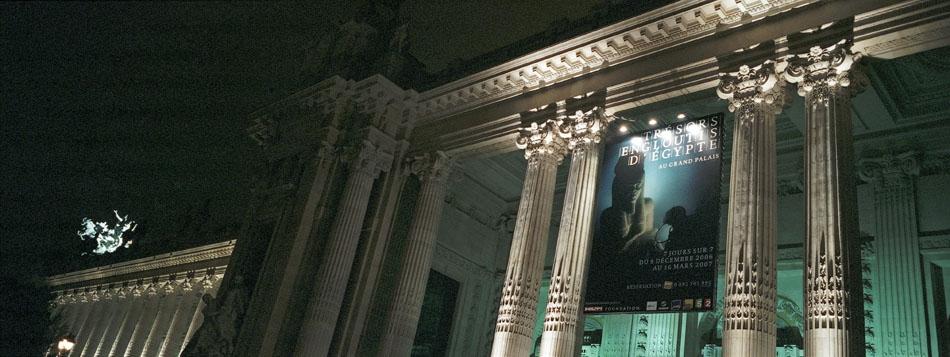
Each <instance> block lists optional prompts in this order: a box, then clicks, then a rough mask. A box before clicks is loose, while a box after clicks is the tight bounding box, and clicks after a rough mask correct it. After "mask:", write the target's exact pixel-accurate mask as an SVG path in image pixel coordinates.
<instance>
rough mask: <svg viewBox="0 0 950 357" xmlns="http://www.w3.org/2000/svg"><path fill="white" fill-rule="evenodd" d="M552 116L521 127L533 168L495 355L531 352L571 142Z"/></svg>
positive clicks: (524, 193) (500, 312)
mask: <svg viewBox="0 0 950 357" xmlns="http://www.w3.org/2000/svg"><path fill="white" fill-rule="evenodd" d="M558 131H559V129H558V127H557V123H556V122H555V121H554V120H553V119H551V120H547V121H546V122H544V123H542V124H540V125H539V124H537V123H531V124H530V126H528V127H527V128H522V130H521V133H520V136H519V137H518V142H517V144H518V147H519V148H522V149H525V158H526V159H527V160H528V169H527V171H526V173H525V181H524V187H523V189H522V191H521V204H520V205H519V206H518V218H517V222H516V223H515V232H514V236H513V238H512V241H511V251H510V252H509V255H508V268H507V271H506V272H505V283H504V285H503V287H502V296H501V304H500V307H499V309H498V320H497V322H496V325H495V338H494V340H493V342H492V352H491V355H492V356H499V357H501V356H527V355H529V354H530V352H531V347H532V346H533V345H534V341H532V337H533V334H534V321H535V317H536V315H537V307H538V295H539V294H540V289H541V286H540V284H541V274H542V273H543V269H544V253H545V248H546V247H545V246H546V244H547V240H548V229H549V228H550V225H551V208H552V206H553V203H554V202H553V200H554V181H555V179H556V177H555V176H556V174H557V165H558V163H559V162H560V161H561V159H562V158H563V157H564V152H565V150H566V146H567V145H566V143H565V142H564V141H563V139H561V138H560V136H559V135H558Z"/></svg>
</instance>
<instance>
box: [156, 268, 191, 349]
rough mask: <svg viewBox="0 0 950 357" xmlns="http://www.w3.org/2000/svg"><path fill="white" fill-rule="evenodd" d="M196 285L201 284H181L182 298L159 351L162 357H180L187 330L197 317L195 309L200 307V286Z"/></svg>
mask: <svg viewBox="0 0 950 357" xmlns="http://www.w3.org/2000/svg"><path fill="white" fill-rule="evenodd" d="M196 284H199V283H198V282H197V281H194V282H192V279H185V281H184V282H182V284H181V291H182V296H181V299H180V301H179V303H178V307H177V308H176V309H175V313H174V315H172V319H171V322H170V323H169V324H168V330H167V331H166V333H165V338H164V341H163V342H162V345H161V349H160V350H159V351H158V355H159V356H160V357H161V356H178V352H179V351H180V350H181V344H182V341H184V339H185V336H184V335H185V332H186V331H187V330H186V329H187V328H188V324H189V323H190V322H191V319H192V318H193V317H194V316H195V308H197V307H198V300H199V298H200V297H199V294H198V290H200V286H195V285H196Z"/></svg>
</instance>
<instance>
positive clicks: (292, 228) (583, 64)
mask: <svg viewBox="0 0 950 357" xmlns="http://www.w3.org/2000/svg"><path fill="white" fill-rule="evenodd" d="M948 15H950V4H948V3H945V2H939V1H880V0H850V1H843V0H842V1H812V0H708V1H680V2H676V3H673V4H671V5H668V6H664V7H662V8H659V9H657V10H653V11H650V12H648V13H645V14H641V15H638V16H635V17H633V18H630V19H627V20H624V21H620V22H617V23H614V24H611V25H608V26H605V27H603V28H600V29H598V30H595V31H593V32H590V33H587V34H583V35H581V36H577V37H574V38H571V39H567V40H564V41H562V42H559V43H553V44H550V45H549V46H548V47H545V48H541V49H538V50H536V51H534V52H531V53H528V54H526V55H523V56H520V57H517V58H512V59H510V60H508V61H507V62H504V63H502V64H499V65H496V66H494V67H491V68H487V69H484V70H482V71H480V72H477V73H475V74H471V75H468V76H465V77H462V78H457V79H456V80H454V81H452V82H449V83H446V84H443V85H441V86H439V87H436V88H433V89H429V90H425V91H421V92H417V91H415V90H413V89H404V88H400V87H399V86H398V85H396V84H394V83H392V82H390V81H389V80H388V79H387V78H385V77H384V76H382V75H373V76H370V77H367V78H363V79H356V78H354V79H350V78H341V77H338V76H334V77H331V78H328V79H326V80H324V81H322V82H320V83H317V84H316V85H314V86H312V87H310V88H308V89H306V90H303V91H301V92H299V93H297V94H295V95H293V96H291V97H288V98H286V99H284V100H282V101H280V102H278V103H274V104H273V105H271V106H269V107H267V108H264V109H261V110H260V111H258V112H256V113H253V114H252V115H251V122H252V125H251V126H250V127H249V128H248V130H247V132H248V134H249V135H250V136H251V137H252V138H253V139H255V140H256V141H257V142H258V143H260V145H261V148H262V150H263V151H264V152H265V153H266V154H267V157H268V162H267V164H266V170H265V172H263V173H262V175H261V177H260V180H258V185H257V187H256V188H255V191H254V195H255V196H254V199H253V203H252V205H251V207H250V209H249V215H248V217H247V220H246V224H245V227H244V228H243V229H242V233H241V236H240V237H239V238H238V239H237V240H236V243H235V244H234V249H233V252H232V253H231V256H230V260H229V263H228V267H227V272H226V273H225V274H224V276H223V278H222V280H221V283H220V284H221V287H220V289H219V291H218V292H217V294H216V296H215V297H214V298H213V299H209V301H210V302H209V305H210V307H211V308H210V309H209V308H207V307H206V308H204V309H199V310H200V311H204V315H206V316H203V318H202V319H203V324H201V326H200V327H199V328H197V329H196V330H195V331H194V334H193V335H191V333H190V332H189V333H186V338H187V340H188V341H187V347H185V348H184V349H182V355H196V356H209V355H234V356H258V355H260V356H271V355H279V356H290V355H306V356H328V355H333V356H407V355H450V356H484V355H493V356H529V355H540V356H566V355H578V354H584V355H600V356H662V357H666V356H766V355H773V354H774V355H776V356H861V355H868V356H925V355H930V356H944V355H950V345H947V343H946V341H948V340H950V336H948V331H950V322H948V319H947V318H946V316H947V311H950V307H948V306H950V299H948V298H947V296H948V292H950V290H948V287H947V285H946V284H945V283H944V278H945V277H947V274H948V272H950V270H948V268H947V267H950V263H948V262H950V259H948V258H950V218H948V216H947V214H946V212H950V192H948V191H947V189H946V188H947V187H950V166H948V165H950V140H947V139H948V138H950V119H948V116H950V108H948V107H947V105H946V103H948V102H950V94H947V93H950V61H948V58H950V51H948V46H947V45H948V44H950V40H948V39H950V36H948V34H950V16H948ZM717 112H729V113H731V114H728V115H727V123H726V140H725V143H726V146H725V149H726V150H725V155H724V159H725V160H724V165H725V166H724V169H723V172H724V173H725V174H724V177H723V190H722V191H723V192H724V193H727V194H724V195H723V197H722V199H721V202H722V204H721V208H722V212H724V214H723V216H724V218H723V219H722V222H721V224H720V226H721V227H722V229H721V239H720V245H719V247H720V259H719V270H718V271H719V273H720V278H719V282H718V287H719V296H718V298H717V300H719V301H718V303H717V306H718V307H720V309H718V310H717V311H715V312H709V313H688V314H686V313H676V314H654V315H646V314H643V315H637V314H629V315H586V316H585V315H584V314H582V313H581V311H583V308H582V306H581V304H582V301H583V291H584V277H585V276H587V275H586V274H587V259H588V256H589V247H590V240H591V223H590V222H591V219H592V218H591V217H592V215H593V210H592V202H591V199H590V194H589V193H590V192H592V191H593V190H594V186H595V183H596V180H595V177H596V175H595V174H594V173H595V172H596V171H597V168H598V165H599V164H600V156H601V154H602V150H603V147H602V145H601V141H602V139H603V138H604V137H605V136H607V135H612V133H613V132H612V130H615V129H616V128H617V125H618V123H620V122H623V123H625V125H629V127H630V129H632V130H645V129H649V128H652V127H662V126H665V125H669V124H674V123H676V121H677V120H680V119H682V118H680V117H681V116H680V115H679V114H683V115H682V117H694V116H702V115H706V114H711V113H717ZM174 254H178V253H174ZM749 261H754V262H757V264H744V263H742V262H749ZM177 274H180V273H179V272H176V275H175V277H174V279H173V280H176V281H177V280H180V279H183V278H182V277H180V276H178V275H177ZM214 274H220V272H219V271H218V270H215V272H214ZM67 275H68V274H67ZM750 277H754V278H750ZM55 279H61V278H60V277H57V278H54V280H55ZM166 280H167V279H166ZM163 281H164V280H162V279H161V278H159V280H158V282H159V283H161V284H159V285H155V289H159V288H162V289H164V286H165V285H167V284H164V283H162V282H163ZM566 282H572V283H566ZM143 283H144V282H143ZM76 284H79V283H76ZM152 284H157V283H155V282H154V281H153V283H152ZM182 284H183V283H182ZM79 285H82V287H81V288H80V287H79ZM79 285H76V287H75V288H74V287H68V288H67V290H68V289H71V290H69V292H70V293H69V294H66V295H65V296H70V298H68V299H67V300H69V301H72V300H75V299H76V298H75V297H76V296H83V297H84V296H86V295H85V294H89V291H90V290H92V288H91V287H92V286H100V285H101V284H100V285H96V284H92V283H84V284H79ZM123 285H128V284H123ZM140 285H142V284H136V286H140ZM151 287H152V285H149V287H147V288H146V289H150V288H151ZM114 288H115V287H113V288H112V289H114ZM155 289H152V290H155ZM97 290H102V289H97ZM64 291H66V290H64ZM77 294H78V295H77ZM157 294H159V293H158V292H156V295H155V296H158V295H157ZM185 295H187V294H184V295H182V296H185ZM195 295H197V294H192V295H191V296H192V298H191V299H192V300H194V296H195ZM165 296H166V298H165V299H167V297H168V296H176V297H175V298H174V299H175V301H184V300H186V299H185V298H184V297H181V298H178V297H177V296H178V295H176V294H172V293H166V295H165ZM86 299H87V302H86V303H82V304H79V305H77V306H80V308H76V307H73V308H69V306H74V305H70V304H66V305H63V306H66V307H65V308H63V311H66V312H67V314H70V312H71V311H76V312H78V315H76V316H85V315H90V316H95V315H96V314H99V313H103V312H104V311H109V310H111V308H110V307H107V305H109V304H108V303H103V302H98V303H93V304H89V303H88V298H86ZM153 299H154V298H153ZM64 301H65V300H64ZM149 301H151V300H148V301H147V302H146V303H144V304H142V305H143V306H146V307H148V306H152V308H151V309H146V310H147V311H152V310H155V311H158V312H155V314H156V316H159V315H162V312H164V313H165V315H168V316H175V315H177V314H178V310H177V309H176V310H175V312H174V313H172V312H170V311H172V309H171V308H164V306H171V305H168V304H167V303H161V302H159V303H152V304H149ZM161 301H167V300H161ZM84 304H86V305H84ZM178 305H181V303H180V302H179V303H178V304H177V305H176V306H178ZM82 306H93V307H82ZM95 306H99V307H98V308H97V307H95ZM109 306H111V305H109ZM186 306H187V304H186ZM189 308H190V307H189ZM86 310H88V311H86ZM165 315H162V316H165ZM70 316H72V315H70ZM77 319H78V318H77ZM164 320H175V318H174V317H169V318H167V319H156V320H155V321H156V322H155V324H158V322H159V321H164ZM84 325H85V323H80V324H78V325H77V324H70V325H69V326H70V327H71V328H78V329H79V331H98V330H100V329H102V330H103V331H108V330H109V329H108V328H100V327H86V326H84ZM173 325H174V324H173ZM170 326H171V325H170ZM90 329H91V330H90ZM159 330H161V328H160V329H159ZM587 332H596V334H591V335H592V336H593V335H597V336H600V337H599V341H593V340H591V341H588V339H587V338H586V337H585V338H582V337H581V336H585V335H586V334H587ZM142 334H145V333H144V332H142V333H140V334H139V335H142ZM133 335H134V331H133ZM148 335H151V332H149V333H148ZM169 335H172V334H171V333H169ZM104 336H106V337H105V338H100V337H93V338H92V339H91V340H96V339H99V340H100V341H105V340H109V339H111V338H110V337H108V336H109V334H106V335H104ZM165 339H166V340H169V338H165ZM158 340H161V338H159V337H157V336H156V337H155V338H154V339H153V338H152V337H151V336H150V337H148V338H143V339H142V341H144V342H142V343H141V344H142V346H143V347H142V348H138V349H132V350H131V351H129V350H127V351H126V352H132V353H133V354H139V353H141V351H142V350H143V349H144V350H146V351H147V352H149V351H151V350H150V349H153V348H157V347H153V346H154V344H155V343H157V342H155V341H158ZM92 344H95V343H87V345H90V346H91V345H92ZM98 344H99V345H101V344H102V343H98ZM173 345H177V342H175V343H174V344H173ZM130 346H135V344H132V345H130ZM130 348H131V347H130ZM85 349H86V348H85V347H84V348H83V350H85ZM97 350H98V347H97ZM158 350H159V351H161V349H160V348H159V349H158ZM144 355H151V353H150V352H149V353H144Z"/></svg>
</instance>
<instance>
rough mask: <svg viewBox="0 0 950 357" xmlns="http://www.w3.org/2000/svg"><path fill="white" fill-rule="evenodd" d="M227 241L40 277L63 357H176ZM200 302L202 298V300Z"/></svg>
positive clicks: (221, 266)
mask: <svg viewBox="0 0 950 357" xmlns="http://www.w3.org/2000/svg"><path fill="white" fill-rule="evenodd" d="M233 246H234V241H233V240H231V241H226V242H221V243H215V244H210V245H206V246H202V247H197V248H192V249H187V250H183V251H177V252H172V253H167V254H162V255H158V256H153V257H148V258H143V259H137V260H132V261H128V262H123V263H118V264H113V265H109V266H104V267H98V268H92V269H87V270H80V271H75V272H70V273H66V274H62V275H56V276H53V277H50V278H48V282H49V284H50V285H51V286H52V289H53V291H54V293H55V294H56V298H55V300H54V307H53V309H52V311H53V319H54V323H55V324H56V325H55V326H54V328H55V329H56V331H57V334H58V335H66V334H72V335H74V336H75V341H76V344H75V346H74V347H73V351H72V353H71V354H70V355H71V356H178V354H179V353H180V352H181V351H182V349H183V348H184V346H185V345H186V344H187V343H188V341H189V340H190V339H191V338H192V336H193V334H194V332H195V330H196V329H197V328H198V327H199V326H200V325H201V324H202V321H203V320H204V316H205V314H219V313H221V311H220V310H218V309H217V306H207V305H206V302H207V301H210V297H213V296H214V295H215V294H216V293H217V290H218V287H219V285H220V281H221V277H222V276H223V275H224V272H225V270H226V268H227V261H228V258H229V257H230V255H231V251H232V248H233ZM206 295H207V297H205V296H206Z"/></svg>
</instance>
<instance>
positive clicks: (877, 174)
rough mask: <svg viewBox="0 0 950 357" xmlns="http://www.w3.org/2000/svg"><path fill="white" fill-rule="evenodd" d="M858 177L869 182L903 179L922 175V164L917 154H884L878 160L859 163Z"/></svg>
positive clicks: (869, 159)
mask: <svg viewBox="0 0 950 357" xmlns="http://www.w3.org/2000/svg"><path fill="white" fill-rule="evenodd" d="M858 164H859V165H860V170H858V175H859V176H861V179H862V180H864V181H868V182H873V181H887V180H893V179H903V178H909V177H913V176H917V175H920V162H919V161H918V160H917V153H916V152H914V151H907V152H904V153H902V154H897V155H894V154H890V153H887V154H884V155H882V156H881V157H878V158H866V159H862V160H861V161H859V162H858Z"/></svg>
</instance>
